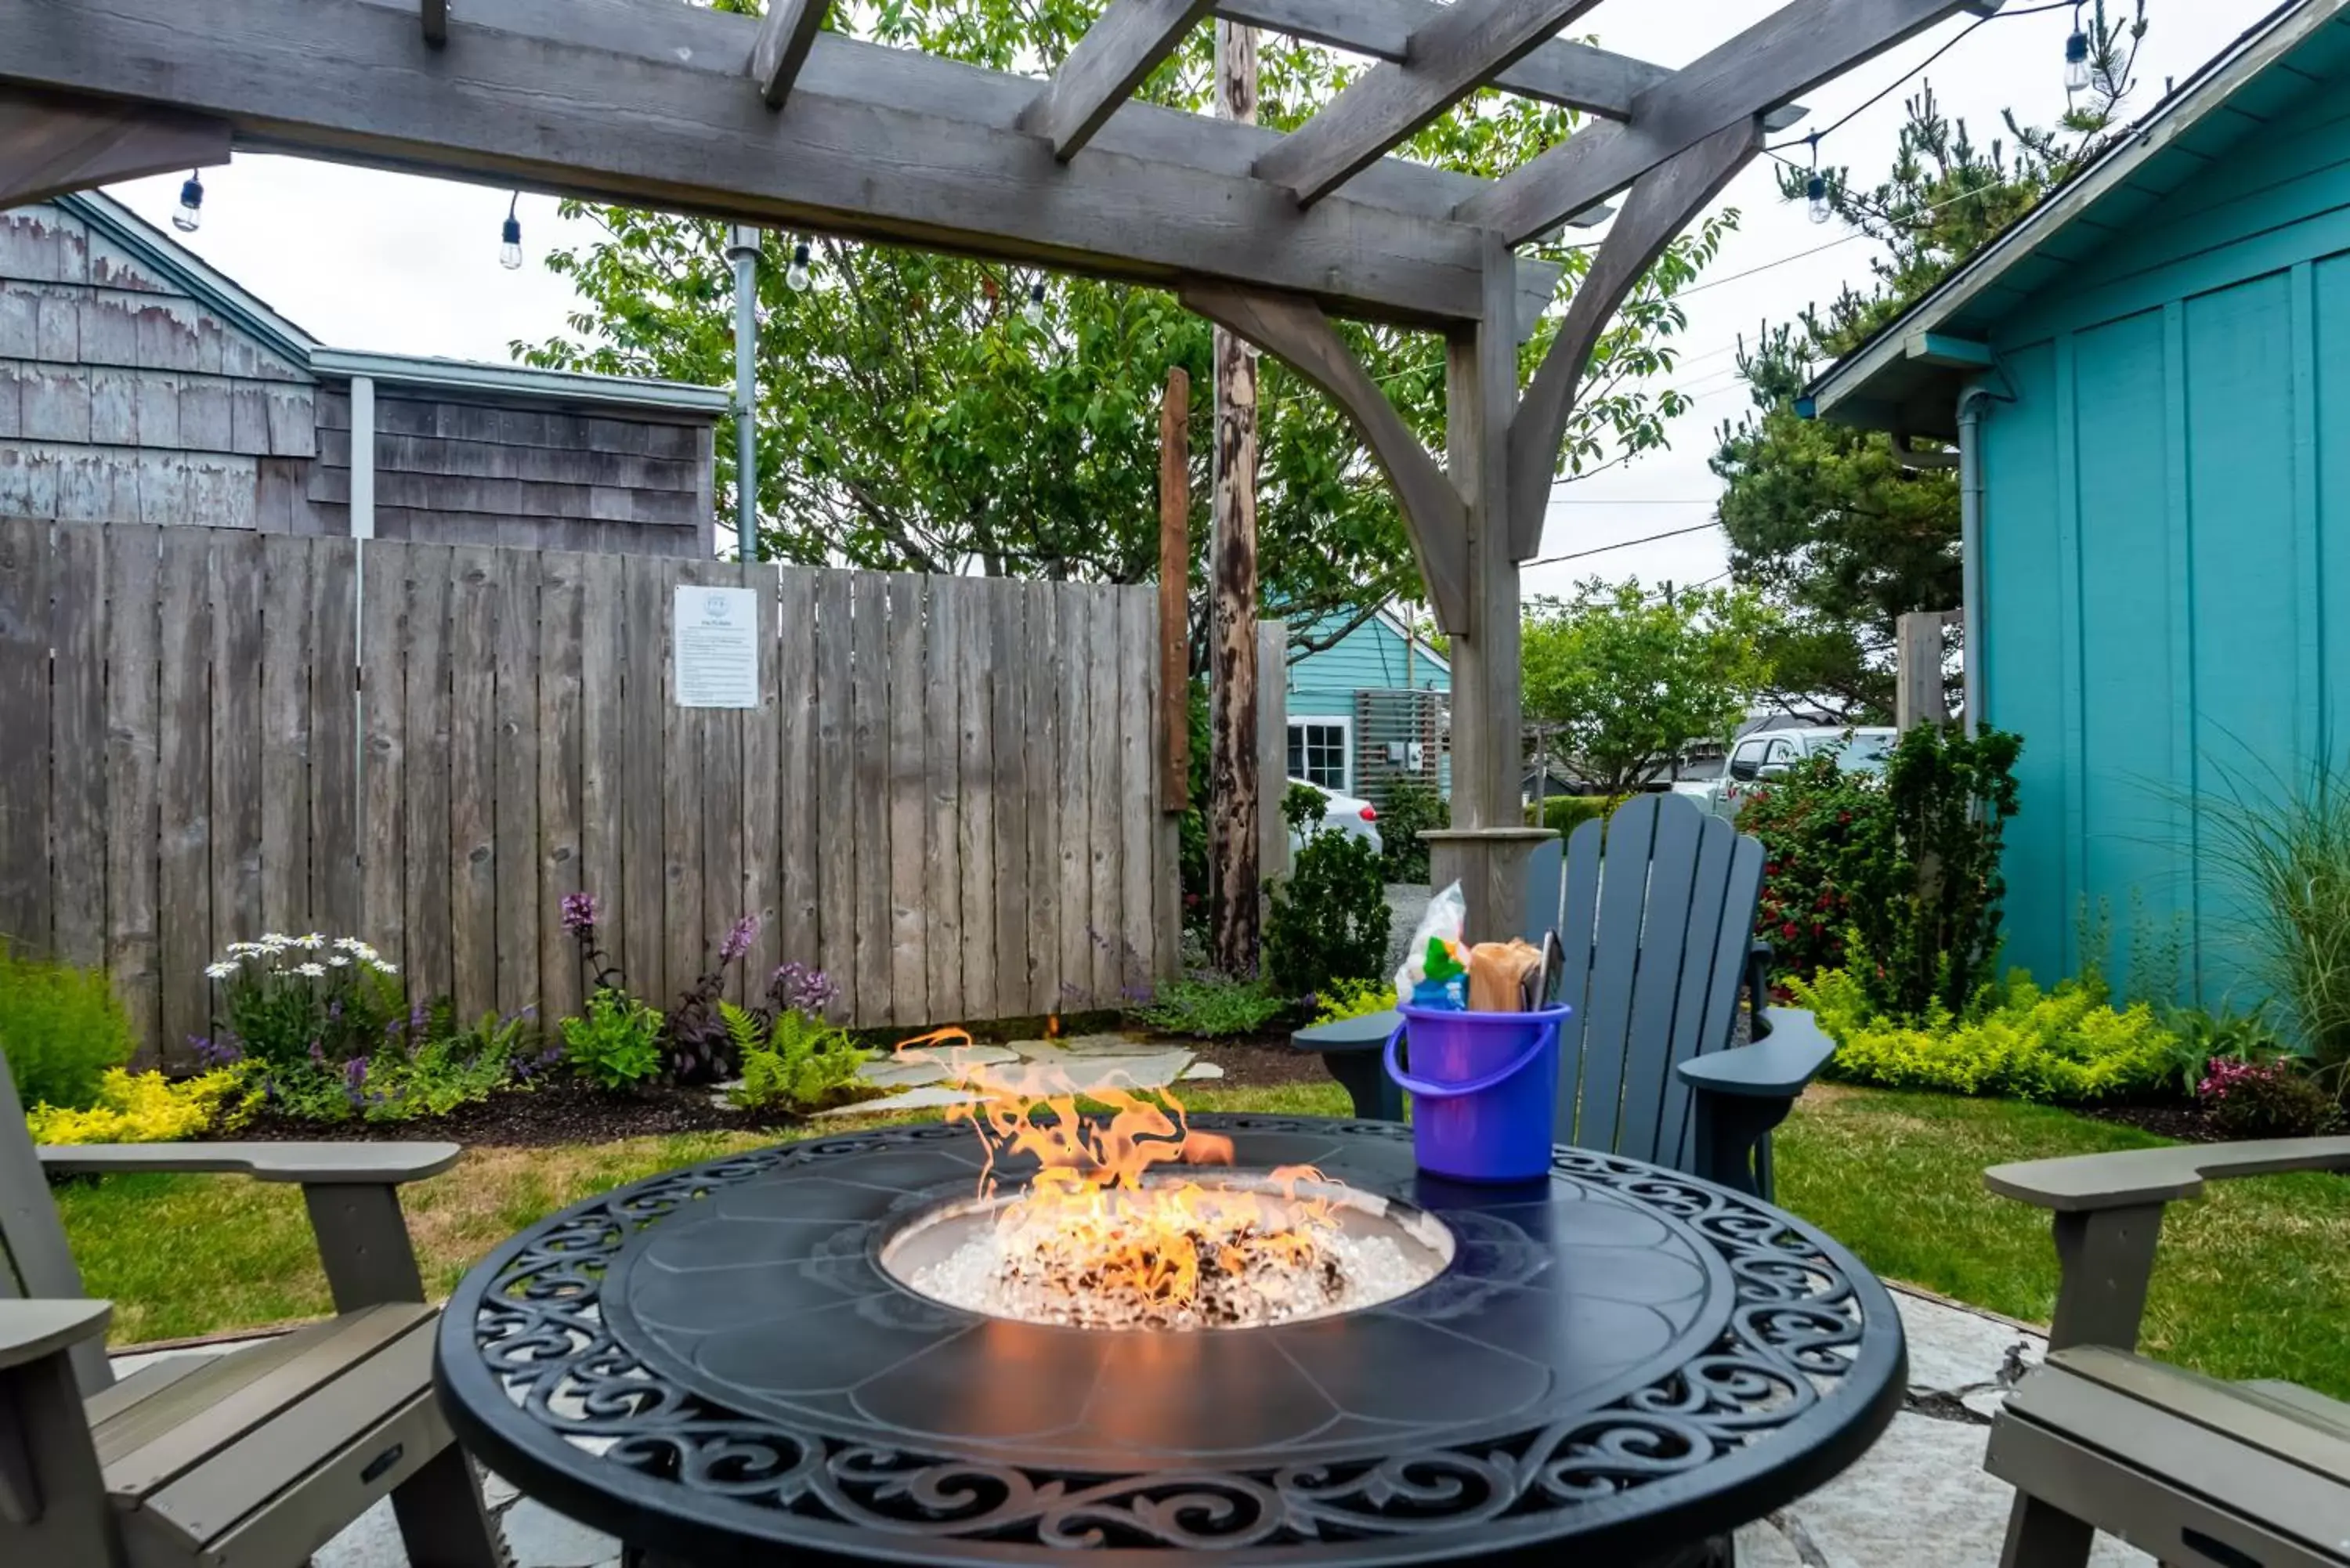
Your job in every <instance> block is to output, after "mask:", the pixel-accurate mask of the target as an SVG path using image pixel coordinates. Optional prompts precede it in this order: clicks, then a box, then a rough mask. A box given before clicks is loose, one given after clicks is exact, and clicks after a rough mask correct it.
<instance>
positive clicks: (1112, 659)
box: [1061, 587, 1150, 1005]
mask: <svg viewBox="0 0 2350 1568" xmlns="http://www.w3.org/2000/svg"><path fill="white" fill-rule="evenodd" d="M1087 594H1088V596H1089V597H1091V598H1092V600H1093V625H1092V627H1091V628H1090V632H1091V635H1090V636H1089V637H1088V638H1087V642H1086V646H1085V648H1084V649H1083V650H1082V651H1080V650H1079V649H1076V648H1075V647H1074V646H1072V647H1068V648H1065V649H1063V650H1062V654H1061V657H1063V658H1064V659H1076V660H1078V661H1079V662H1080V663H1082V664H1083V665H1084V666H1085V667H1086V685H1087V701H1086V705H1087V709H1088V710H1089V711H1091V712H1092V714H1093V719H1094V722H1093V725H1092V728H1091V729H1090V730H1089V731H1088V732H1087V736H1086V774H1087V781H1086V793H1087V795H1089V796H1090V797H1091V798H1092V800H1093V803H1094V806H1093V810H1092V811H1091V812H1090V813H1089V814H1088V815H1087V826H1088V829H1089V831H1088V832H1087V844H1086V852H1087V864H1088V865H1089V866H1090V867H1091V869H1092V874H1093V889H1092V897H1091V898H1090V899H1089V900H1088V902H1089V903H1090V905H1091V907H1092V909H1093V919H1094V924H1093V927H1092V929H1091V931H1090V933H1089V934H1090V935H1091V936H1092V938H1093V941H1092V950H1093V969H1092V979H1091V982H1090V985H1089V987H1088V989H1089V990H1090V991H1091V992H1092V994H1093V996H1094V998H1095V999H1096V1002H1097V1005H1107V1004H1112V1003H1115V1002H1116V1001H1117V1000H1118V950H1117V948H1116V946H1115V945H1114V944H1115V943H1116V941H1117V940H1118V935H1119V932H1120V928H1121V926H1122V925H1123V922H1122V921H1121V920H1120V919H1118V899H1119V898H1120V897H1121V895H1122V893H1123V890H1124V874H1123V872H1122V871H1121V870H1120V867H1119V854H1120V849H1121V845H1120V842H1119V836H1118V816H1119V815H1120V813H1121V812H1124V811H1128V810H1135V809H1140V810H1145V811H1147V810H1149V801H1150V781H1149V780H1148V779H1136V780H1133V781H1131V782H1128V781H1126V780H1124V779H1122V778H1121V777H1120V776H1119V774H1118V752H1119V747H1118V706H1119V691H1118V688H1119V685H1120V681H1119V668H1118V664H1119V650H1118V644H1119V639H1120V638H1121V636H1122V634H1123V630H1124V628H1123V626H1122V625H1121V622H1120V619H1119V617H1118V589H1116V588H1113V587H1097V588H1090V589H1088V590H1087ZM1071 978H1072V979H1073V980H1075V979H1077V978H1078V977H1077V976H1075V975H1073V976H1072V977H1071Z"/></svg>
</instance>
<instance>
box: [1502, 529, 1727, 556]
mask: <svg viewBox="0 0 2350 1568" xmlns="http://www.w3.org/2000/svg"><path fill="white" fill-rule="evenodd" d="M1720 526H1721V524H1719V523H1714V522H1705V523H1692V524H1690V525H1689V526H1688V527H1686V528H1668V529H1666V530H1665V531H1664V532H1663V533H1661V534H1643V535H1641V536H1640V537H1638V539H1618V540H1617V541H1616V543H1614V544H1613V545H1592V546H1591V547H1590V548H1589V549H1587V550H1569V551H1567V552H1565V554H1564V555H1558V556H1535V557H1534V559H1533V560H1531V561H1527V562H1524V563H1523V565H1525V566H1556V565H1557V564H1558V563H1559V562H1561V561H1579V560H1581V559H1583V558H1584V557H1585V556H1604V555H1607V553H1608V552H1609V551H1611V550H1628V549H1630V548H1631V547H1632V546H1633V545H1653V544H1655V543H1656V542H1657V541H1658V540H1659V539H1674V538H1679V536H1680V535H1683V534H1702V533H1705V532H1707V531H1708V530H1710V529H1713V528H1719V527H1720Z"/></svg>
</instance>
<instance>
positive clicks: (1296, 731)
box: [1289, 719, 1354, 794]
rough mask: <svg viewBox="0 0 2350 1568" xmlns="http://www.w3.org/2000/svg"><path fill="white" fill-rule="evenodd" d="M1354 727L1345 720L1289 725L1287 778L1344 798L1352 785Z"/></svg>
mask: <svg viewBox="0 0 2350 1568" xmlns="http://www.w3.org/2000/svg"><path fill="white" fill-rule="evenodd" d="M1353 730H1354V726H1353V725H1352V724H1350V723H1348V722H1347V721H1346V720H1344V719H1292V720H1291V721H1290V722H1289V776H1290V777H1291V778H1294V779H1304V780H1305V782H1306V783H1307V784H1320V785H1321V786H1322V787H1323V788H1324V789H1327V790H1336V791H1337V792H1338V793H1339V794H1347V792H1348V789H1349V787H1350V784H1351V774H1350V768H1349V763H1351V762H1352V761H1353V758H1352V756H1351V753H1353V751H1354V746H1353V744H1352V743H1351V742H1352V740H1353Z"/></svg>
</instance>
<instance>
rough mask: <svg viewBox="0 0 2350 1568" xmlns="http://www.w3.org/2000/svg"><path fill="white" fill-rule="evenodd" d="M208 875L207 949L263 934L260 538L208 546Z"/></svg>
mask: <svg viewBox="0 0 2350 1568" xmlns="http://www.w3.org/2000/svg"><path fill="white" fill-rule="evenodd" d="M212 546H213V547H212V567H211V574H210V578H211V580H210V584H209V587H208V592H209V594H210V597H211V598H212V605H213V615H212V666H213V689H212V816H213V829H212V846H211V848H212V872H213V924H212V940H211V941H210V943H209V950H210V952H211V953H212V955H213V956H214V957H217V956H218V955H219V954H220V952H221V950H223V949H224V948H226V947H227V946H228V944H229V943H231V942H234V941H247V940H252V939H253V938H255V937H257V936H259V935H260V934H261V926H260V924H259V921H260V919H261V585H262V572H263V568H262V561H261V551H262V539H261V535H258V534H239V533H229V532H225V531H224V532H223V533H222V534H220V535H218V536H217V537H215V538H214V539H213V541H212Z"/></svg>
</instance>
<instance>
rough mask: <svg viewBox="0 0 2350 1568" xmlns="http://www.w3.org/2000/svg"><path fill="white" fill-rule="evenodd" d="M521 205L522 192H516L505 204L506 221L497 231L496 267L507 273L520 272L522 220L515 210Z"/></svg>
mask: <svg viewBox="0 0 2350 1568" xmlns="http://www.w3.org/2000/svg"><path fill="white" fill-rule="evenodd" d="M521 204H522V192H519V191H516V192H515V193H514V195H513V197H512V198H511V199H510V200H508V201H507V202H506V221H505V223H504V225H502V226H501V227H500V228H499V230H498V265H500V266H502V267H504V268H505V269H506V270H507V271H508V272H519V271H521V270H522V219H521V218H519V217H517V216H516V215H515V208H516V207H518V206H520V205H521Z"/></svg>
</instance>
